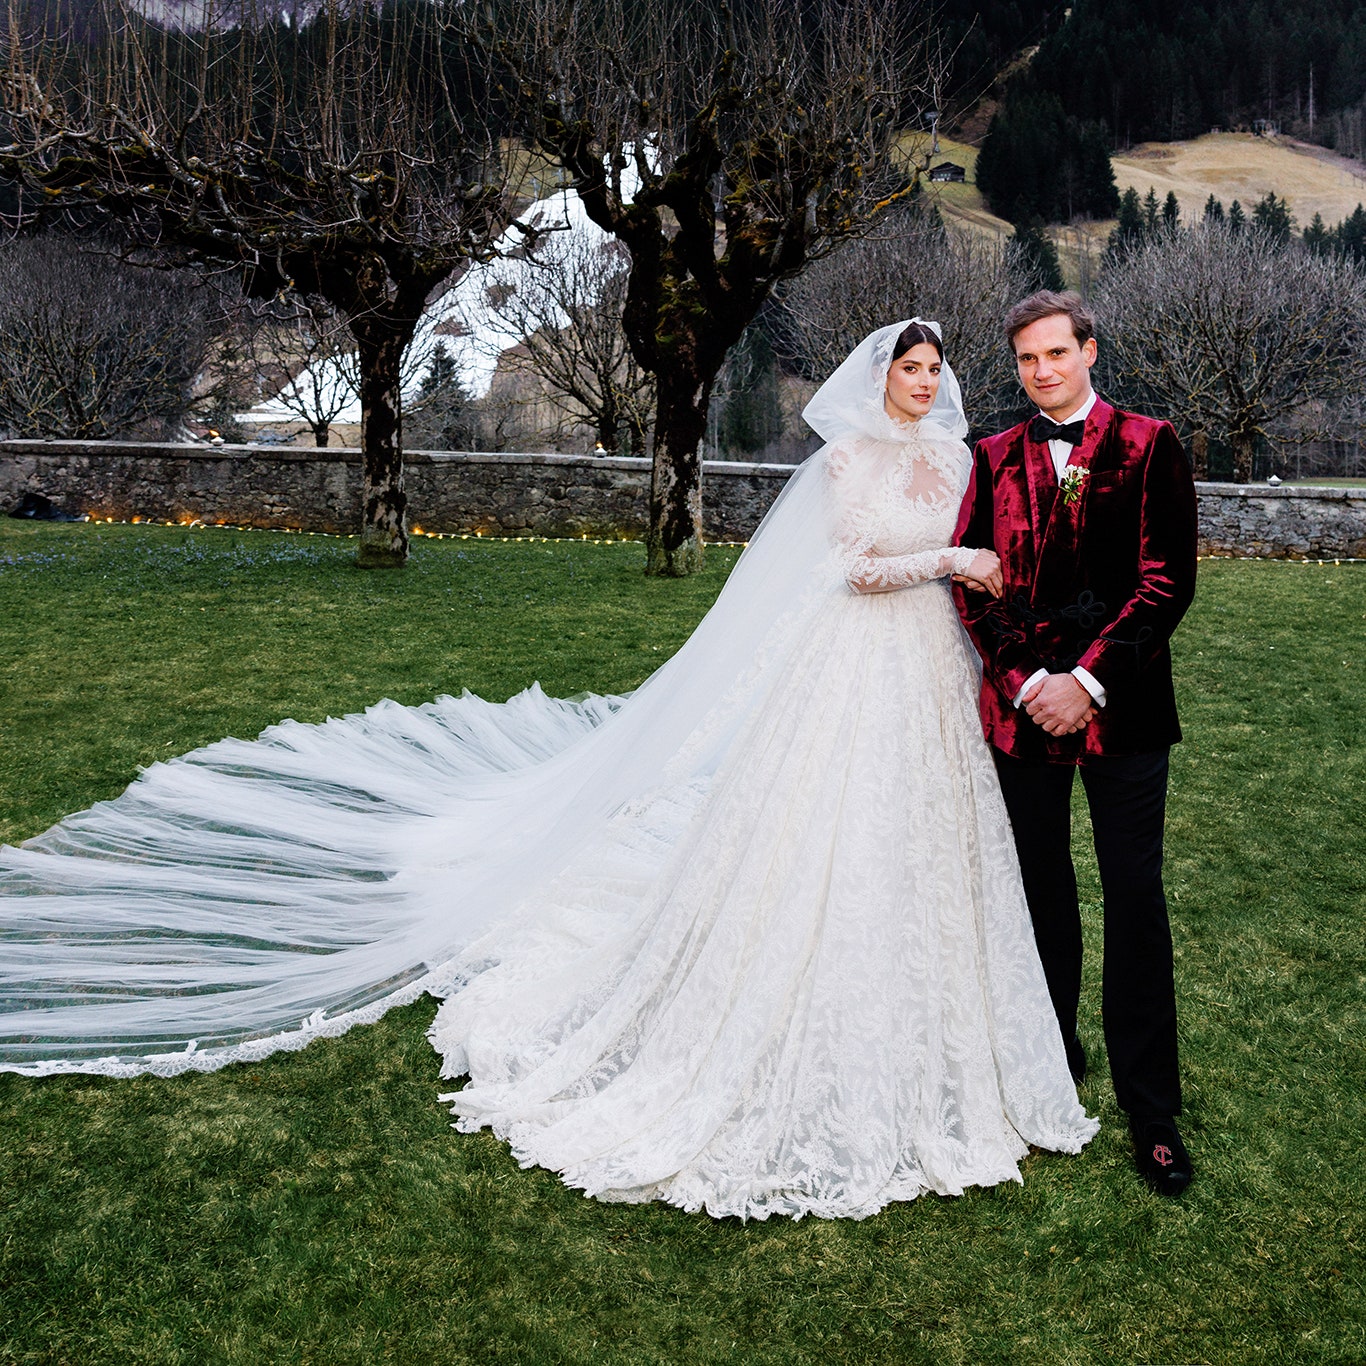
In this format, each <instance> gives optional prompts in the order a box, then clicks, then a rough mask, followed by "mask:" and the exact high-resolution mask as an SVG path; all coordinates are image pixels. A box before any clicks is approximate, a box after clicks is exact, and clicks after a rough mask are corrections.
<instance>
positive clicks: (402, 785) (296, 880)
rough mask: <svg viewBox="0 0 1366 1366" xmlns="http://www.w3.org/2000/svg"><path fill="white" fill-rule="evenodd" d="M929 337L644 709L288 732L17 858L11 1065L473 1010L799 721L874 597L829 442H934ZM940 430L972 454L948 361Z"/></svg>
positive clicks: (181, 776)
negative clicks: (775, 711)
mask: <svg viewBox="0 0 1366 1366" xmlns="http://www.w3.org/2000/svg"><path fill="white" fill-rule="evenodd" d="M917 321H918V320H917ZM905 326H906V324H905V323H904V322H902V323H896V324H894V325H892V326H890V327H885V328H881V329H880V330H879V331H877V332H874V333H873V334H872V335H871V336H869V337H867V338H866V339H865V340H864V341H863V342H862V343H860V345H859V346H858V347H857V348H856V349H855V350H854V351H853V353H852V354H851V355H850V356H849V357H848V359H846V360H845V361H844V363H843V364H842V365H841V366H840V367H839V368H838V369H837V370H836V371H835V373H834V374H833V375H831V377H830V379H829V380H828V381H827V382H826V383H825V384H824V385H823V386H822V388H821V389H820V391H819V392H818V393H817V394H816V396H815V397H814V398H813V399H812V400H811V403H810V404H809V405H808V406H807V408H806V410H805V413H804V416H805V417H806V419H807V421H808V422H809V423H810V424H811V426H812V427H813V428H814V429H815V430H816V431H817V432H818V433H819V435H820V436H821V437H822V438H823V439H824V441H825V443H826V444H825V445H824V446H822V448H821V449H820V451H818V452H817V453H816V454H815V455H814V456H812V457H811V458H810V459H809V460H808V461H807V462H806V463H805V464H804V465H803V466H802V467H801V468H800V469H799V470H798V471H797V472H796V473H795V474H794V476H793V477H792V479H791V480H790V481H789V482H788V485H787V487H786V488H785V489H784V491H783V493H782V494H781V495H780V497H779V498H778V500H777V501H776V502H775V504H774V506H773V508H772V509H771V510H770V512H769V513H768V515H767V516H766V517H765V518H764V520H763V523H762V524H761V526H760V527H759V529H758V531H757V532H756V533H755V536H754V537H753V539H752V540H751V541H750V543H749V545H748V547H747V549H746V550H745V552H744V554H743V555H742V556H741V557H740V559H739V561H738V562H737V564H736V566H735V568H734V570H733V571H732V573H731V575H730V578H729V580H728V582H727V584H726V587H725V589H724V590H723V591H722V593H721V595H720V597H719V598H718V599H717V602H716V604H715V606H714V607H713V608H712V610H711V611H710V612H709V613H708V614H707V616H706V618H705V619H704V620H703V622H702V623H701V624H700V625H699V627H698V628H697V630H696V631H695V632H694V633H693V635H692V636H691V637H690V638H689V640H688V641H687V642H686V644H684V646H683V647H682V649H680V650H679V651H678V653H677V654H676V655H675V656H674V657H673V658H672V659H671V660H669V662H668V663H666V664H665V665H664V666H663V667H662V668H660V669H659V670H658V671H657V672H655V673H654V674H653V675H651V677H650V678H648V679H647V680H646V681H645V682H644V683H643V684H642V685H641V687H640V688H638V689H637V690H636V691H635V692H634V693H632V694H630V695H629V696H627V697H596V696H587V697H583V698H579V699H573V700H560V699H554V698H549V697H547V696H545V694H544V693H542V692H541V690H540V688H539V687H538V686H533V687H532V688H530V689H528V690H527V691H526V692H524V693H521V694H519V695H518V696H516V697H514V698H512V699H511V700H510V701H509V702H507V703H502V704H495V703H489V702H485V701H483V700H481V699H479V698H477V697H474V696H472V695H471V694H469V693H466V694H465V695H464V696H463V697H459V698H454V697H442V698H438V699H437V700H436V701H435V702H432V703H429V704H427V705H425V706H421V707H402V706H399V705H398V704H397V703H394V702H389V701H385V702H380V703H378V704H377V705H376V706H374V707H371V708H370V709H369V710H368V711H366V712H364V713H363V714H359V715H353V716H346V717H341V718H334V719H330V720H328V721H326V722H324V723H323V724H321V725H317V726H311V725H301V724H299V723H296V722H293V721H285V722H282V723H281V724H279V725H277V726H272V727H271V728H270V729H268V730H267V731H265V732H264V733H263V734H262V735H261V736H260V738H259V739H257V740H252V741H245V740H237V739H226V740H222V741H219V742H217V743H216V744H212V745H209V746H207V747H206V748H204V749H201V750H197V751H195V752H193V753H191V754H187V755H183V756H181V757H180V758H177V759H173V760H170V761H169V762H166V763H158V764H154V765H152V766H151V767H150V768H148V769H146V770H144V771H143V773H142V774H141V776H140V777H139V778H138V779H137V781H135V782H134V783H133V784H132V785H131V786H130V787H129V788H128V789H127V791H125V792H124V793H123V794H122V795H121V796H119V797H118V798H116V799H115V800H113V801H109V802H101V803H99V804H98V805H96V806H95V807H93V808H91V809H90V810H89V811H83V812H80V813H78V814H76V815H74V816H71V817H69V818H68V819H66V820H64V821H62V822H61V823H60V824H58V825H56V826H54V827H53V828H52V829H50V830H48V831H47V832H46V833H44V834H42V835H40V836H38V837H37V838H36V839H33V840H30V841H28V842H27V843H26V844H25V845H23V846H22V847H20V848H17V849H16V848H4V849H3V850H0V1070H10V1071H26V1072H33V1073H48V1072H59V1071H83V1072H97V1073H103V1074H106V1075H130V1074H133V1073H138V1072H154V1073H158V1074H163V1075H165V1074H171V1073H176V1072H181V1071H185V1070H189V1069H196V1070H202V1071H208V1070H212V1069H214V1068H216V1067H221V1066H223V1065H225V1064H227V1063H230V1062H235V1061H244V1060H251V1059H256V1058H260V1057H263V1056H265V1055H267V1054H269V1053H272V1052H276V1051H279V1050H281V1049H295V1048H300V1047H303V1046H304V1045H305V1044H307V1043H309V1042H311V1041H312V1040H313V1039H315V1038H319V1037H322V1036H326V1035H334V1034H340V1033H342V1032H343V1031H344V1030H346V1029H348V1028H349V1027H351V1026H352V1025H354V1024H358V1023H363V1022H366V1021H369V1020H374V1019H377V1018H378V1017H379V1016H380V1015H382V1014H383V1013H384V1012H385V1011H386V1010H387V1009H389V1008H390V1007H392V1006H394V1005H397V1004H400V1003H402V1002H405V1001H409V1000H412V999H414V998H415V997H417V996H418V995H420V994H421V993H422V992H423V991H428V990H430V991H433V992H436V993H437V994H445V993H446V992H448V991H450V990H452V989H454V988H456V987H458V985H459V984H460V981H461V973H462V971H463V969H462V968H461V967H460V966H459V964H460V963H461V962H462V958H461V955H464V954H466V953H467V951H468V950H469V948H470V946H471V945H472V944H476V945H477V941H479V940H480V937H481V936H483V935H485V933H486V932H487V931H488V930H489V929H490V927H496V926H498V925H500V924H503V923H508V922H511V921H513V920H515V919H516V918H517V917H519V916H526V915H535V914H536V907H537V894H538V889H541V888H544V887H545V886H546V884H547V883H548V882H549V880H550V879H551V878H553V877H554V876H555V875H556V874H557V873H558V872H560V871H561V870H562V869H564V868H565V867H566V866H567V865H569V864H570V862H571V861H572V860H573V859H575V858H576V857H581V856H582V854H583V851H584V850H585V849H589V848H592V847H593V845H594V841H598V840H600V839H602V837H603V836H604V832H607V831H608V830H609V828H610V826H611V822H612V821H613V820H614V819H616V818H618V817H619V816H620V815H621V813H622V812H623V811H627V810H629V809H631V808H633V807H636V808H638V807H639V806H640V805H641V804H642V803H646V804H648V802H649V801H650V799H651V794H653V793H656V792H659V791H668V792H677V791H680V790H685V789H686V790H694V791H695V790H700V789H704V788H705V784H706V781H707V778H708V775H709V774H710V773H711V772H712V771H714V769H715V766H716V764H717V763H718V762H719V760H720V759H721V757H722V756H724V754H725V752H726V749H727V746H728V745H729V743H730V742H731V740H732V738H733V736H734V734H735V732H736V729H737V727H738V726H739V725H740V724H741V723H742V722H743V720H744V719H745V717H747V716H750V715H752V714H753V713H754V711H755V709H756V708H763V707H771V706H782V705H783V701H784V690H783V683H784V677H785V672H786V669H785V663H786V661H788V660H790V659H791V657H792V655H791V652H792V651H794V650H800V649H801V648H802V647H803V631H802V623H803V618H804V614H806V613H809V612H810V611H811V610H812V605H813V603H817V602H818V601H819V600H820V599H821V598H823V597H824V596H827V595H829V594H831V593H844V592H847V591H848V588H847V586H846V585H845V583H844V580H843V578H842V575H841V572H840V569H839V561H838V556H837V554H836V553H835V551H834V547H833V545H832V538H831V529H830V515H829V498H828V490H827V486H826V479H825V477H824V473H825V458H826V453H827V452H828V451H829V450H830V448H831V447H832V446H833V445H835V444H838V443H848V442H849V441H850V440H858V439H860V438H862V439H868V438H871V439H872V440H874V441H877V442H904V441H906V440H908V439H910V436H911V432H910V428H909V426H908V425H907V424H899V423H896V422H894V421H893V420H892V419H891V418H889V417H888V416H887V414H886V413H885V411H884V409H883V391H884V387H885V382H886V375H887V369H888V366H889V364H890V361H891V355H892V350H893V347H894V344H895V341H896V338H897V337H898V335H899V334H900V332H901V331H902V329H903V328H904V327H905ZM930 326H934V324H930ZM936 330H937V328H936ZM915 428H916V430H915V433H914V434H915V435H916V436H918V437H919V438H921V439H929V440H931V441H932V442H933V443H934V444H935V445H936V446H942V447H943V448H944V449H945V450H946V451H949V450H951V451H952V452H954V454H953V457H952V458H953V459H954V460H955V461H956V462H959V463H961V462H962V461H963V460H965V458H966V452H965V451H964V450H963V447H962V441H961V438H962V436H963V435H964V434H965V432H966V430H967V423H966V421H965V420H964V417H963V408H962V399H961V394H960V392H959V388H958V384H957V382H956V380H955V379H954V377H953V374H952V371H951V370H950V369H949V368H948V367H947V366H945V367H944V370H943V373H942V376H941V381H940V388H939V395H938V398H937V400H936V402H935V404H934V407H933V409H932V410H931V412H930V413H929V414H928V416H927V417H925V418H923V419H922V420H921V422H920V423H917V424H915Z"/></svg>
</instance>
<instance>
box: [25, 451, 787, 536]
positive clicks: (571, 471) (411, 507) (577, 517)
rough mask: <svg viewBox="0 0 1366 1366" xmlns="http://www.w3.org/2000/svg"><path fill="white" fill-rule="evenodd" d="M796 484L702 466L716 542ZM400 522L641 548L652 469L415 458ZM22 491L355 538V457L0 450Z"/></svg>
mask: <svg viewBox="0 0 1366 1366" xmlns="http://www.w3.org/2000/svg"><path fill="white" fill-rule="evenodd" d="M791 473H792V467H791V466H789V465H752V464H741V463H739V462H736V461H729V460H718V461H710V460H709V461H707V462H706V464H705V465H704V466H703V478H704V480H705V498H706V501H707V528H708V535H709V537H710V538H711V539H712V540H718V541H732V540H733V541H743V540H745V539H746V538H747V537H748V536H749V534H750V532H751V531H753V529H754V527H755V526H756V525H757V524H758V521H759V519H760V517H762V516H763V514H764V512H765V511H766V510H767V508H768V506H769V504H770V503H771V502H772V501H773V499H774V498H776V497H777V495H778V490H779V489H781V488H782V486H783V485H784V484H785V483H786V482H787V479H788V477H789V476H790V475H791ZM404 487H405V488H406V490H407V493H408V521H409V525H410V526H414V527H420V528H421V529H422V530H423V531H445V532H452V531H453V532H483V533H484V534H485V535H489V536H521V535H529V534H535V535H538V536H585V535H586V536H631V537H634V536H637V535H640V534H641V533H642V532H643V530H644V526H645V518H646V508H647V504H648V499H649V489H650V462H649V461H648V460H644V459H639V458H631V457H620V458H618V457H613V458H608V459H599V458H596V457H593V456H584V455H530V454H521V453H509V454H495V455H490V454H482V453H478V452H465V451H456V452H427V451H410V452H408V453H406V454H405V457H404ZM25 492H33V493H41V494H43V495H44V496H45V497H47V498H50V499H51V500H52V501H53V502H54V503H56V504H57V505H58V506H60V507H63V508H65V509H67V510H69V511H71V512H83V513H89V514H90V515H91V516H94V517H112V518H113V519H114V520H115V521H129V520H131V519H132V518H133V517H141V518H145V519H147V520H149V521H157V522H181V521H195V520H198V521H203V522H222V523H228V524H231V525H234V526H255V527H291V528H296V529H298V530H300V531H332V532H353V531H355V530H356V529H357V527H358V526H359V523H360V492H361V468H360V452H359V451H357V450H354V449H350V448H342V447H335V446H328V447H322V448H318V447H297V446H285V447H270V446H216V447H213V446H197V445H183V446H182V445H156V444H151V443H133V442H116V441H107V442H80V441H3V442H0V509H2V510H4V511H8V510H9V509H10V508H12V507H13V506H14V505H15V504H16V503H17V502H18V501H19V498H20V497H21V496H22V495H23V494H24V493H25Z"/></svg>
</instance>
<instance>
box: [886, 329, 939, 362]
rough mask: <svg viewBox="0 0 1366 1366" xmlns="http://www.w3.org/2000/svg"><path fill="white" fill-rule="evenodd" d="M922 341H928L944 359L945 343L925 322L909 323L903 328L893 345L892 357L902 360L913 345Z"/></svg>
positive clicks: (917, 344)
mask: <svg viewBox="0 0 1366 1366" xmlns="http://www.w3.org/2000/svg"><path fill="white" fill-rule="evenodd" d="M921 342H928V343H929V344H930V345H931V346H932V347H934V349H935V350H936V351H938V352H939V359H940V360H943V359H944V343H943V342H941V341H940V340H939V338H938V337H937V336H935V334H934V332H933V331H932V330H931V329H930V328H928V327H926V326H925V324H924V323H907V324H906V326H905V327H903V328H902V329H901V333H900V335H899V336H898V337H897V339H896V344H895V345H894V346H893V347H892V359H893V360H900V359H901V358H902V356H904V355H905V354H906V352H907V351H909V350H910V349H911V347H913V346H919V345H920V343H921Z"/></svg>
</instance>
